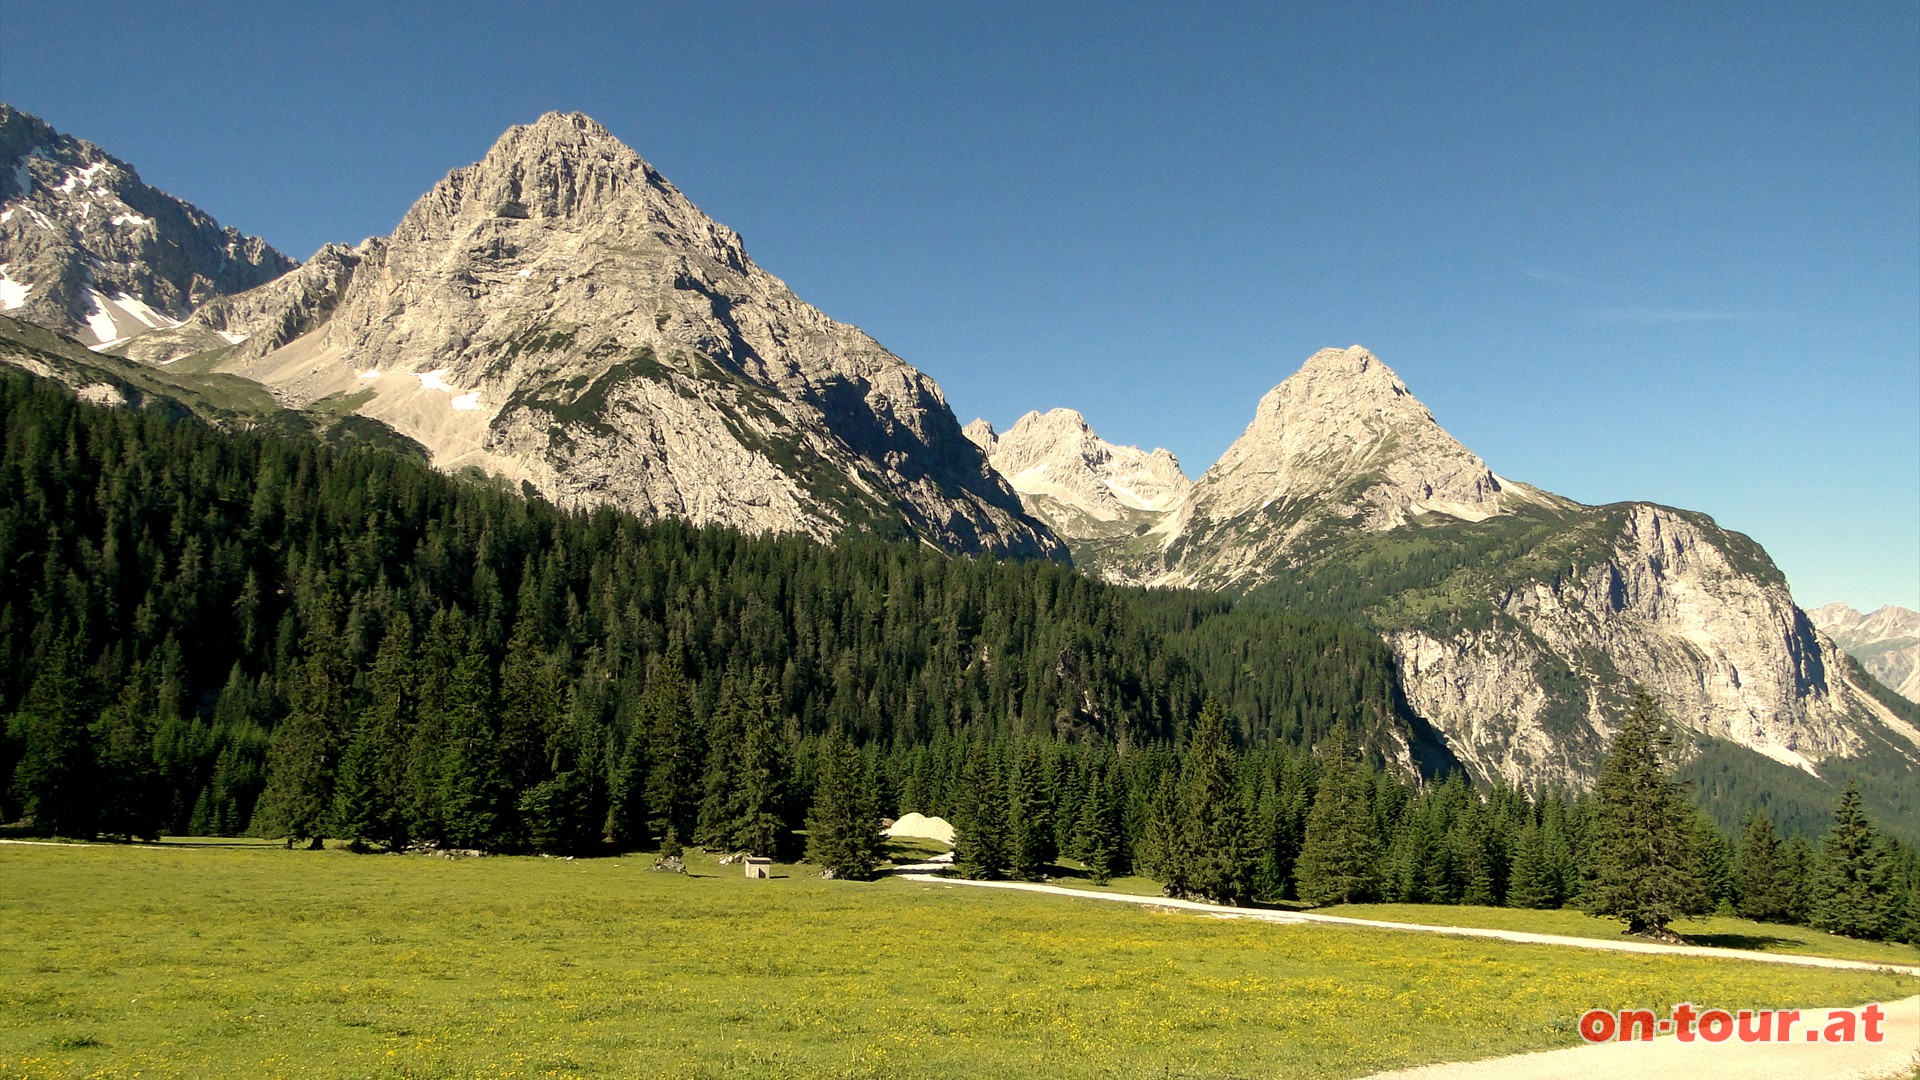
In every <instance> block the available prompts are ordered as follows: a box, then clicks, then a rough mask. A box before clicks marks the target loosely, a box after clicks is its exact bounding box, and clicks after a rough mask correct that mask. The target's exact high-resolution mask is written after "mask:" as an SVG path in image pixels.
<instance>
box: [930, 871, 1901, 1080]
mask: <svg viewBox="0 0 1920 1080" xmlns="http://www.w3.org/2000/svg"><path fill="white" fill-rule="evenodd" d="M900 869H901V871H902V872H901V873H899V874H898V875H897V876H899V877H901V878H904V879H906V880H908V881H920V882H926V883H928V884H934V885H946V886H949V887H966V888H979V889H1012V890H1016V891H1019V892H1038V893H1052V894H1054V895H1056V896H1071V897H1076V898H1078V899H1082V900H1105V901H1109V902H1114V903H1122V904H1139V905H1142V906H1145V907H1155V908H1171V909H1174V910H1178V911H1192V912H1194V913H1196V914H1200V915H1211V916H1213V917H1214V918H1219V919H1256V920H1259V921H1261V922H1271V923H1333V924H1337V925H1341V926H1359V927H1366V928H1369V929H1375V930H1404V931H1410V932H1413V933H1423V934H1452V935H1455V936H1460V937H1478V938H1492V939H1494V940H1497V941H1513V942H1519V943H1521V944H1526V945H1560V946H1565V947H1568V948H1574V949H1599V950H1602V951H1606V952H1630V953H1653V954H1656V955H1671V956H1705V957H1711V958H1713V959H1716V960H1752V961H1756V962H1759V963H1763V964H1790V965H1796V966H1800V967H1820V968H1840V969H1851V970H1863V971H1893V972H1898V973H1900V974H1903V975H1916V976H1920V965H1909V964H1875V963H1871V962H1868V961H1864V960H1840V959H1835V958H1833V957H1826V956H1796V955H1792V954H1789V953H1764V952H1752V951H1749V950H1745V949H1713V948H1707V947H1705V946H1700V945H1657V944H1654V943H1653V942H1649V941H1611V940H1607V939H1604V938H1579V937H1567V936H1565V935H1561V934H1530V933H1526V932H1524V931H1519V930H1490V929H1487V928H1485V927H1478V926H1427V925H1425V924H1422V923H1396V922H1376V921H1374V920H1372V919H1352V918H1347V917H1346V916H1342V915H1316V914H1313V913H1312V912H1306V911H1273V910H1269V909H1266V908H1244V907H1228V906H1225V905H1221V904H1203V903H1198V902H1196V901H1192V900H1170V899H1167V898H1165V897H1160V896H1133V895H1129V894H1126V893H1095V892H1085V891H1082V890H1080V889H1066V888H1061V887H1060V886H1058V885H1038V884H1033V883H1030V882H1024V881H968V880H966V879H964V878H949V877H939V876H936V875H934V874H926V873H917V872H914V871H918V870H920V869H922V868H921V867H918V866H915V867H901V868H900ZM1650 1007H1651V1006H1650ZM1881 1007H1882V1008H1883V1009H1885V1010H1886V1014H1887V1020H1886V1038H1885V1039H1884V1040H1882V1041H1881V1042H1878V1043H1867V1042H1853V1043H1842V1044H1833V1043H1808V1042H1785V1043H1751V1044H1746V1043H1740V1042H1738V1041H1737V1040H1733V1041H1728V1042H1724V1043H1707V1042H1703V1041H1698V1040H1696V1041H1694V1042H1691V1043H1683V1042H1680V1041H1679V1040H1677V1039H1674V1038H1671V1037H1664V1038H1660V1039H1656V1040H1654V1041H1653V1042H1632V1043H1603V1044H1599V1045H1594V1046H1575V1047H1570V1048H1568V1049H1565V1050H1547V1051H1542V1052H1540V1053H1533V1054H1515V1055H1512V1056H1509V1057H1500V1058H1488V1059H1485V1060H1481V1061H1457V1062H1451V1063H1448V1064H1445V1065H1427V1066H1422V1067H1420V1068H1417V1069H1407V1070H1403V1071H1400V1072H1391V1073H1380V1074H1377V1076H1374V1077H1369V1078H1368V1080H1469V1078H1471V1080H1599V1078H1603V1077H1614V1076H1624V1077H1633V1078H1635V1080H1769V1078H1775V1077H1778V1078H1780V1080H1894V1078H1898V1080H1907V1078H1908V1077H1912V1076H1913V1075H1914V1069H1915V1066H1916V1063H1920V997H1911V998H1907V999H1905V1000H1903V1001H1896V1002H1890V1003H1885V1004H1883V1005H1882V1006H1881ZM1801 1011H1802V1013H1803V1014H1805V1015H1806V1016H1807V1017H1809V1018H1811V1017H1821V1018H1824V1016H1825V1013H1824V1011H1822V1010H1816V1009H1803V1010H1801ZM1804 1027H1805V1025H1804V1024H1803V1025H1802V1029H1804Z"/></svg>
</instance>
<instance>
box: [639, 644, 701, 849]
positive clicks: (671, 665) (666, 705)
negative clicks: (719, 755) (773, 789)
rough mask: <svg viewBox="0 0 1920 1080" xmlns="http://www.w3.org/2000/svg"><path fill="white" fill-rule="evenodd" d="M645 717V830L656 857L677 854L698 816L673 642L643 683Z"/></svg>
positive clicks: (689, 726)
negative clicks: (653, 841) (657, 851)
mask: <svg viewBox="0 0 1920 1080" xmlns="http://www.w3.org/2000/svg"><path fill="white" fill-rule="evenodd" d="M645 718H646V719H645V722H646V738H647V746H646V750H647V753H646V763H647V783H646V807H647V828H648V831H649V832H651V833H652V834H653V836H654V837H656V838H658V839H659V841H660V845H661V847H660V853H661V854H662V855H677V854H679V847H680V844H681V843H683V842H684V841H685V840H686V839H687V838H690V837H691V836H692V835H693V832H694V827H695V824H696V822H697V819H698V815H699V802H698V800H699V794H698V792H699V785H698V776H699V774H698V772H697V771H696V770H697V769H698V762H699V750H700V747H699V740H698V738H697V735H696V733H695V731H694V726H693V711H692V706H691V703H690V702H689V700H688V695H687V684H686V676H685V674H684V671H683V668H682V667H681V662H680V646H679V638H678V637H675V638H674V639H672V640H671V641H669V643H668V645H667V649H666V652H665V654H664V655H663V656H662V657H661V658H660V660H659V662H658V663H657V664H656V666H655V669H654V672H653V675H652V677H651V678H649V679H648V680H647V701H646V710H645Z"/></svg>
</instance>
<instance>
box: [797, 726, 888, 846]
mask: <svg viewBox="0 0 1920 1080" xmlns="http://www.w3.org/2000/svg"><path fill="white" fill-rule="evenodd" d="M882 850H883V841H882V839H881V836H880V813H879V807H878V805H877V802H876V799H875V792H874V789H873V770H872V768H871V766H870V764H869V763H868V762H867V760H866V759H865V757H864V756H863V755H862V754H861V753H860V751H858V750H856V749H854V746H853V743H852V741H851V740H849V739H848V738H847V737H846V735H845V734H844V733H842V732H838V731H836V732H834V733H833V734H832V735H830V736H828V738H827V740H826V742H825V743H824V744H822V746H821V748H820V765H819V774H818V777H817V779H816V781H815V785H814V793H813V809H812V811H811V812H810V813H808V815H807V861H808V862H810V863H812V864H814V865H815V866H818V867H820V868H821V871H822V873H823V874H825V875H827V876H831V877H835V878H850V879H853V880H856V881H865V880H867V879H870V878H872V877H873V876H874V872H875V871H876V870H877V869H878V868H879V865H880V861H881V856H882Z"/></svg>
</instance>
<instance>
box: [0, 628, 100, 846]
mask: <svg viewBox="0 0 1920 1080" xmlns="http://www.w3.org/2000/svg"><path fill="white" fill-rule="evenodd" d="M80 652H81V647H80V645H79V643H78V642H76V641H73V640H71V639H69V638H68V637H66V636H65V635H61V636H58V637H56V638H55V639H54V642H53V644H52V646H51V647H49V648H48V649H47V652H46V656H45V658H44V659H43V660H42V661H41V664H40V670H39V671H38V673H36V674H35V676H34V679H33V684H32V687H31V689H29V690H28V691H27V696H26V700H25V701H24V702H23V703H22V704H21V707H20V711H19V712H17V713H15V714H14V716H13V719H12V720H11V721H10V722H9V724H8V727H9V729H10V730H11V731H13V732H15V733H16V734H15V738H16V739H17V740H18V741H19V742H20V743H21V745H22V747H23V752H22V754H21V757H20V764H19V765H18V766H17V767H16V769H15V771H14V777H13V780H14V785H15V787H16V789H17V791H18V793H19V799H20V802H21V805H22V806H23V808H24V810H25V814H26V817H27V818H29V819H31V820H32V822H33V826H34V829H35V831H37V832H38V833H40V834H41V835H43V836H71V837H77V838H82V839H84V838H88V837H91V836H93V835H94V833H95V832H96V831H97V825H96V821H97V814H98V805H99V791H98V789H97V787H96V784H95V764H94V750H93V738H92V733H91V732H90V731H89V730H88V725H87V723H86V720H85V719H84V717H85V715H86V701H87V693H86V682H85V680H84V678H83V677H82V675H81V672H80V662H79V656H78V654H79V653H80Z"/></svg>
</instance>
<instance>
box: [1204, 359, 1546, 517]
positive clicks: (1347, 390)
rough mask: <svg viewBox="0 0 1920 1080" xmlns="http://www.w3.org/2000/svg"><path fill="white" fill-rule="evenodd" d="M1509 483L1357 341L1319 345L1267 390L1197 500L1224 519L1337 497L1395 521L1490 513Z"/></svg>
mask: <svg viewBox="0 0 1920 1080" xmlns="http://www.w3.org/2000/svg"><path fill="white" fill-rule="evenodd" d="M1508 488H1509V485H1508V484H1507V482H1505V481H1503V480H1502V479H1501V478H1500V477H1498V476H1496V475H1494V473H1493V471H1492V470H1491V469H1489V468H1487V465H1486V463H1485V462H1483V461H1481V460H1480V458H1479V457H1478V456H1477V455H1476V454H1474V453H1473V452H1472V451H1471V450H1468V449H1467V448H1466V447H1465V446H1462V445H1461V444H1460V442H1459V441H1458V440H1457V439H1455V438H1454V437H1453V436H1452V435H1449V434H1447V432H1446V431H1445V430H1444V429H1442V428H1441V427H1440V425H1439V423H1438V422H1437V421H1435V420H1434V418H1433V414H1432V413H1431V412H1430V411H1428V409H1427V407H1426V406H1425V405H1423V404H1421V403H1420V401H1419V399H1417V398H1415V397H1414V396H1413V394H1412V393H1411V392H1409V391H1408V390H1407V386H1406V383H1404V382H1402V381H1401V380H1400V377H1399V376H1398V375H1396V374H1394V372H1393V370H1392V369H1391V368H1389V367H1387V365H1386V364H1384V363H1381V362H1380V360H1379V358H1378V357H1376V356H1374V355H1373V354H1372V353H1370V352H1368V351H1367V350H1366V349H1364V348H1361V347H1360V346H1358V345H1354V346H1350V347H1348V348H1345V349H1322V350H1320V351H1319V352H1316V353H1314V354H1313V356H1311V357H1310V358H1308V360H1307V362H1306V363H1305V364H1304V365H1302V366H1301V368H1300V370H1299V371H1297V372H1295V373H1294V374H1293V375H1291V376H1289V377H1288V378H1287V379H1285V380H1284V381H1282V382H1281V383H1280V384H1279V385H1278V386H1276V387H1274V388H1273V389H1272V390H1271V391H1269V392H1268V393H1267V394H1266V396H1264V397H1262V398H1261V399H1260V404H1259V406H1258V407H1257V408H1256V409H1255V411H1254V418H1253V422H1252V423H1251V424H1249V425H1248V426H1247V429H1246V431H1245V432H1244V433H1242V434H1241V436H1240V438H1239V439H1238V440H1236V441H1235V442H1234V444H1233V445H1232V446H1231V447H1230V448H1228V450H1227V452H1226V454H1225V455H1223V456H1222V457H1221V459H1220V460H1219V462H1217V463H1216V464H1215V465H1214V466H1213V467H1212V468H1211V469H1208V470H1207V473H1206V475H1205V476H1203V477H1202V478H1201V480H1200V483H1199V485H1198V487H1197V489H1196V492H1195V499H1196V510H1197V511H1198V512H1200V513H1202V514H1203V515H1204V516H1209V517H1213V518H1215V519H1220V520H1224V519H1230V518H1236V517H1239V516H1241V515H1243V514H1247V513H1250V512H1253V511H1258V510H1262V509H1265V508H1269V507H1274V506H1280V507H1283V508H1284V507H1286V506H1288V505H1292V504H1298V503H1301V502H1302V501H1305V500H1314V501H1318V502H1324V500H1325V499H1326V498H1328V497H1329V496H1331V497H1334V498H1336V499H1338V500H1339V501H1340V502H1341V503H1342V504H1344V505H1343V508H1344V509H1346V510H1356V511H1360V512H1362V513H1364V514H1365V515H1366V517H1367V519H1368V521H1369V523H1370V524H1371V525H1372V526H1373V527H1376V528H1392V527H1393V526H1396V525H1399V524H1401V523H1402V522H1404V521H1406V520H1407V518H1408V517H1409V516H1410V515H1415V514H1425V513H1440V514H1445V515H1447V516H1450V517H1455V518H1460V519H1463V520H1467V521H1477V520H1480V519H1481V518H1485V517H1488V516H1490V515H1492V514H1497V513H1499V512H1500V510H1501V507H1502V504H1503V502H1505V501H1507V500H1508V499H1510V498H1511V494H1510V492H1509V491H1508Z"/></svg>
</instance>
